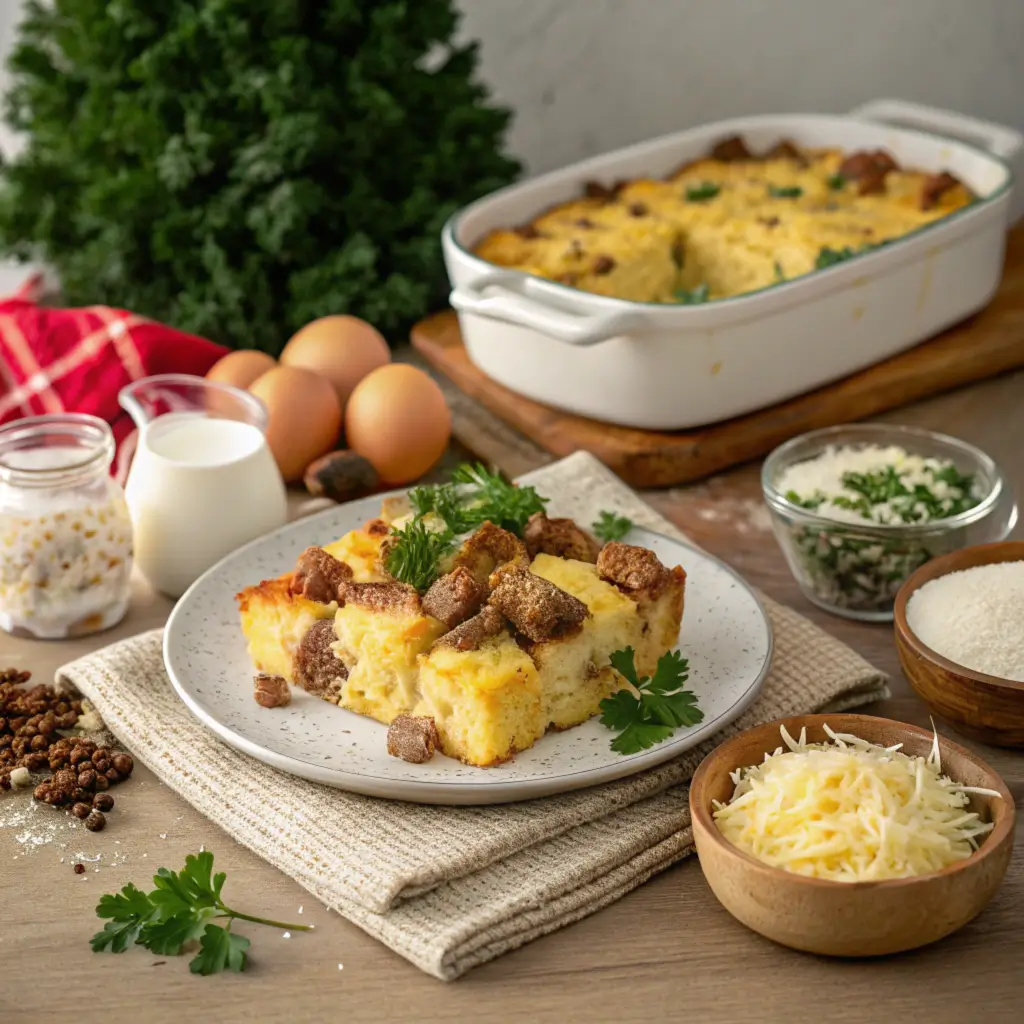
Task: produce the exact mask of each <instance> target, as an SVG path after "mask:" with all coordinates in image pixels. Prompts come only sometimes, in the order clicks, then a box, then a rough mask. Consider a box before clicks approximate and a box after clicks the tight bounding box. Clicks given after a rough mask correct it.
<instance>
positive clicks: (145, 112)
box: [0, 0, 519, 353]
mask: <svg viewBox="0 0 1024 1024" xmlns="http://www.w3.org/2000/svg"><path fill="white" fill-rule="evenodd" d="M457 27H458V14H457V13H456V9H455V4H454V3H453V2H452V0H419V2H417V3H409V2H407V0H375V2H373V3H360V2H358V0H322V2H320V3H281V2H279V0H250V2H248V3H244V4H243V3H235V2H208V3H195V2H193V0H162V2H161V3H153V2H151V0H116V2H115V0H56V2H52V3H51V2H45V0H28V3H26V5H25V17H24V20H23V21H22V23H21V27H20V30H19V38H18V41H17V43H16V45H15V47H14V49H13V51H12V54H11V57H10V59H9V62H8V68H9V72H10V76H11V86H10V90H9V93H8V96H7V100H6V120H7V123H8V124H9V125H10V126H11V127H12V128H13V129H15V130H16V131H18V132H20V133H24V135H25V138H26V146H25V148H24V150H23V151H22V152H21V153H20V154H19V155H18V156H16V157H14V158H13V159H12V160H11V161H10V162H8V163H6V164H5V165H3V166H2V167H0V249H2V250H4V251H5V252H6V253H7V254H8V255H13V256H16V257H19V258H23V259H33V260H34V259H43V260H45V261H46V262H47V263H48V264H50V265H51V266H52V267H53V268H54V269H55V270H56V271H57V274H58V275H59V278H60V282H61V285H62V288H63V292H64V298H65V300H66V301H67V302H68V303H69V304H72V305H84V304H89V303H107V304H110V305H114V306H120V307H126V308H129V309H132V310H134V311H136V312H138V313H141V314H144V315H146V316H150V317H154V318H156V319H159V320H163V321H165V322H167V323H170V324H173V325H174V326H176V327H178V328H181V329H183V330H187V331H192V332H194V333H197V334H200V335H204V336H206V337H209V338H212V339H214V340H215V341H219V342H223V343H225V344H228V345H232V346H235V347H251V348H260V349H265V350H267V351H269V352H273V353H276V352H278V351H279V350H280V348H281V346H282V345H283V344H284V342H285V341H287V339H288V338H289V336H290V335H291V334H292V333H293V332H294V331H295V330H296V329H298V328H299V327H301V326H302V325H303V324H305V323H307V322H308V321H310V320H312V319H314V318H316V317H319V316H323V315H325V314H330V313H351V314H353V315H356V316H359V317H363V318H364V319H366V320H369V321H370V322H371V323H373V324H375V325H376V326H377V327H378V328H379V329H381V330H382V331H384V332H385V333H387V334H392V335H395V334H397V332H399V331H401V330H403V329H404V328H405V327H406V326H407V325H408V324H410V323H411V322H412V321H414V320H415V319H417V318H418V317H420V316H422V315H423V314H424V313H426V312H428V311H429V310H430V309H431V308H432V307H434V306H436V305H438V304H440V303H441V301H442V300H443V297H444V295H445V293H446V281H445V275H444V269H443V265H442V260H441V252H440V231H441V227H442V225H443V223H444V221H445V220H446V219H447V218H448V217H449V216H450V214H451V213H452V212H453V211H454V210H456V209H457V208H458V207H460V206H462V205H463V204H465V203H467V202H469V201H471V200H472V199H474V198H476V197H478V196H480V195H482V194H484V193H486V192H489V191H491V190H492V189H495V188H498V187H500V186H502V185H505V184H507V183H508V182H509V181H511V180H513V179H514V178H515V176H516V175H517V173H518V170H519V168H518V165H517V163H516V162H515V161H513V160H511V159H509V158H508V157H506V156H504V155H503V154H502V152H501V143H502V138H503V136H504V133H505V131H506V128H507V126H508V123H509V117H510V115H509V114H508V112H507V111H505V110H503V109H501V108H499V107H496V106H494V105H492V104H490V103H489V102H488V97H487V92H486V90H485V89H484V87H483V86H482V85H481V84H480V83H479V82H478V81H477V80H476V77H475V72H476V65H477V48H476V46H475V44H472V43H468V44H467V43H463V42H461V41H456V30H457Z"/></svg>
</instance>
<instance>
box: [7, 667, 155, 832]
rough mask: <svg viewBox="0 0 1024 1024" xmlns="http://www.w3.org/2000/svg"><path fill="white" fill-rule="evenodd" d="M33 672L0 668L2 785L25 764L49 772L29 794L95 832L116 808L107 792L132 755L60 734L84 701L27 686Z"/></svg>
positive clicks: (74, 720)
mask: <svg viewBox="0 0 1024 1024" xmlns="http://www.w3.org/2000/svg"><path fill="white" fill-rule="evenodd" d="M31 678H32V673H31V672H20V671H18V669H14V668H9V669H4V670H0V789H10V788H11V773H12V772H13V771H14V770H15V769H17V768H25V769H27V770H28V771H29V772H31V773H33V774H37V773H41V772H45V771H49V772H51V773H52V774H51V775H50V777H49V778H47V779H44V780H43V781H42V782H40V783H39V784H38V785H37V786H36V788H35V791H34V793H33V796H34V797H35V798H36V800H41V801H42V802H43V803H46V804H50V805H51V806H54V807H65V806H67V805H69V804H70V805H72V806H71V813H72V814H74V815H75V817H76V818H80V819H82V820H83V821H84V823H85V827H86V828H87V829H89V830H90V831H92V832H99V831H100V830H101V829H102V828H104V826H105V825H106V823H107V819H106V818H105V816H104V812H105V811H109V810H111V809H112V808H113V806H114V798H113V797H112V796H110V794H109V793H107V792H106V790H107V789H109V788H110V787H111V786H113V785H115V784H116V783H118V782H122V781H124V780H125V779H126V778H128V776H129V775H131V773H132V770H133V769H134V768H135V762H134V761H133V760H132V758H131V755H130V754H126V753H123V752H122V751H118V750H112V749H110V748H109V747H101V746H99V745H98V744H97V743H96V742H95V741H94V740H90V739H86V738H85V737H84V736H62V735H61V730H68V729H73V728H74V727H75V726H76V725H77V724H78V719H79V716H80V715H81V714H82V702H81V701H80V700H76V699H73V698H71V697H70V696H69V695H68V694H64V693H60V692H58V691H57V690H56V689H54V687H52V686H46V685H43V684H40V685H39V686H33V687H31V688H26V687H25V685H24V684H25V683H27V682H28V681H29V680H30V679H31Z"/></svg>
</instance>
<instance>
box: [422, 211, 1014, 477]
mask: <svg viewBox="0 0 1024 1024" xmlns="http://www.w3.org/2000/svg"><path fill="white" fill-rule="evenodd" d="M412 344H413V347H414V348H415V349H416V350H417V351H418V352H419V353H420V354H421V355H422V356H423V358H424V359H426V361H427V362H428V363H429V364H430V365H431V366H432V367H433V368H434V369H436V370H439V371H440V372H441V373H443V374H444V375H445V376H446V377H449V378H450V379H451V380H452V382H453V383H454V384H455V385H456V386H457V387H459V388H460V389H461V390H462V391H465V392H466V393H467V394H468V395H470V396H471V397H473V398H475V399H477V401H479V402H481V403H482V404H483V405H485V406H486V407H487V408H488V409H490V410H491V412H493V413H494V414H495V415H497V416H499V417H500V418H501V419H503V420H505V421H506V422H507V423H509V424H511V425H512V426H513V427H515V428H516V429H517V430H519V431H521V432H522V433H523V434H525V435H526V436H527V437H528V438H530V439H531V440H532V441H533V442H534V443H536V444H538V445H540V447H541V448H543V449H545V450H546V451H548V452H550V453H551V454H552V455H555V456H559V457H561V456H563V455H569V454H571V453H572V452H575V451H579V450H580V449H584V450H585V451H588V452H591V453H593V454H594V455H596V456H597V457H598V458H599V459H600V460H601V461H602V462H603V463H605V465H607V466H608V467H609V468H611V469H612V470H614V471H615V472H616V473H617V474H618V475H619V476H620V477H622V479H623V480H625V481H626V483H628V484H630V485H631V486H633V487H668V486H671V485H673V484H681V483H686V482H689V481H693V480H699V479H701V478H702V477H705V476H709V475H710V474H712V473H717V472H719V471H720V470H723V469H727V468H728V467H730V466H735V465H738V464H739V463H741V462H746V461H748V460H750V459H755V458H758V457H759V456H761V455H765V454H766V453H767V452H769V451H771V450H772V449H773V448H774V447H775V446H776V445H778V444H781V443H782V442H783V441H785V440H787V439H788V438H790V437H794V436H796V435H797V434H801V433H803V432H804V431H805V430H813V429H815V428H817V427H828V426H833V425H834V424H837V423H849V422H851V421H853V420H859V419H864V418H866V417H868V416H874V415H877V414H878V413H881V412H885V411H886V410H888V409H895V408H898V407H899V406H901V405H906V404H908V403H909V402H913V401H916V400H917V399H920V398H926V397H927V396H929V395H935V394H938V393H940V392H942V391H950V390H952V389H953V388H957V387H960V386H962V385H964V384H969V383H972V382H974V381H979V380H984V379H985V378H987V377H994V376H995V375H996V374H1000V373H1005V372H1006V371H1007V370H1013V369H1016V368H1018V367H1021V366H1024V226H1020V227H1017V228H1016V229H1014V231H1012V232H1011V233H1010V236H1009V238H1008V244H1007V255H1006V269H1005V272H1004V274H1003V280H1002V283H1001V285H1000V287H999V291H998V292H997V294H996V296H995V298H994V299H993V300H992V302H991V304H990V305H988V306H987V307H986V308H985V309H984V310H982V311H981V312H980V313H978V314H976V315H975V316H973V317H971V318H970V319H969V320H967V321H965V322H964V323H962V324H959V325H958V326H956V327H954V328H952V329H951V330H949V331H946V332H945V333H944V334H941V335H939V336H938V337H937V338H933V339H932V340H931V341H926V342H923V343H922V344H920V345H918V346H916V347H915V348H912V349H910V350H909V351H907V352H903V353H901V354H900V355H897V356H894V357H893V358H892V359H888V360H886V361H885V362H883V363H878V364H876V365H875V366H872V367H869V368H868V369H866V370H862V371H861V372H860V373H857V374H854V375H853V376H852V377H846V378H845V379H843V380H840V381H837V382H835V383H833V384H829V385H826V386H825V387H822V388H819V389H818V390H817V391H812V392H809V393H808V394H805V395H800V396H799V397H797V398H792V399H790V400H789V401H787V402H783V403H781V404H780V405H775V406H771V407H770V408H767V409H761V410H759V411H758V412H752V413H749V414H747V415H746V416H740V417H737V418H736V419H732V420H726V421H724V422H722V423H716V424H712V425H711V426H707V427H699V428H693V429H690V430H681V431H657V430H635V429H632V428H630V427H619V426H613V425H611V424H608V423H599V422H598V421H596V420H590V419H586V418H584V417H582V416H575V415H573V414H572V413H565V412H560V411H558V410H557V409H552V408H550V407H548V406H546V405H541V404H540V403H539V402H534V401H532V400H531V399H529V398H524V397H523V396H521V395H517V394H516V393H515V392H513V391H509V390H508V388H505V387H502V385H500V384H497V383H495V382H494V381H492V380H491V379H490V378H489V377H487V376H485V375H484V374H483V373H482V372H481V371H480V370H478V369H477V368H476V367H475V366H474V365H473V364H472V363H471V362H470V360H469V357H468V356H467V355H466V349H465V347H464V346H463V344H462V337H461V335H460V333H459V324H458V320H457V319H456V316H455V314H454V313H453V312H451V311H447V312H444V313H438V314H436V315H434V316H431V317H428V318H427V319H426V320H423V321H421V322H420V323H418V324H417V325H416V326H415V327H414V328H413V330H412ZM1022 397H1024V396H1022ZM459 440H460V441H462V442H463V443H465V444H466V445H467V447H469V448H472V438H459Z"/></svg>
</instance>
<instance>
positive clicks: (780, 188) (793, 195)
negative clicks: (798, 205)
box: [768, 185, 804, 199]
mask: <svg viewBox="0 0 1024 1024" xmlns="http://www.w3.org/2000/svg"><path fill="white" fill-rule="evenodd" d="M803 194H804V190H803V189H802V188H801V187H800V186H799V185H769V186H768V195H770V196H772V198H774V199H799V198H800V197H801V196H802V195H803Z"/></svg>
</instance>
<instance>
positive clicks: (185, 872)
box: [90, 851, 313, 974]
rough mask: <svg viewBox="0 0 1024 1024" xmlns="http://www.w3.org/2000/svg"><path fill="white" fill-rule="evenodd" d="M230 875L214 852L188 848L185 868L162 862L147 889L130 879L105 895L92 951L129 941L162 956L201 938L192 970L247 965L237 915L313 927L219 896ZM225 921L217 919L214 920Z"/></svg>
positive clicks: (116, 948) (121, 947)
mask: <svg viewBox="0 0 1024 1024" xmlns="http://www.w3.org/2000/svg"><path fill="white" fill-rule="evenodd" d="M226 877H227V876H226V875H225V874H224V872H223V871H221V872H219V873H218V874H216V875H215V874H213V854H212V853H210V852H208V851H206V852H203V853H193V854H189V855H188V856H187V857H186V858H185V867H184V868H182V870H181V871H168V870H167V868H160V870H159V871H157V873H156V874H155V875H154V876H153V884H154V885H155V886H156V888H155V889H153V891H152V892H149V893H145V892H143V891H142V890H141V889H139V888H137V887H136V886H134V885H132V884H131V883H130V882H129V883H128V885H126V886H124V888H123V889H121V891H120V892H117V893H113V894H111V895H106V896H102V897H101V898H100V902H99V904H98V905H97V907H96V916H97V917H100V918H102V919H104V920H106V922H107V923H106V925H104V927H103V931H101V932H97V933H96V934H95V935H94V936H93V937H92V940H91V942H90V945H91V946H92V949H93V952H94V953H102V952H104V951H106V952H110V953H123V952H124V951H125V950H126V949H127V948H128V947H129V946H131V945H136V946H142V947H144V948H145V949H148V950H149V951H150V952H152V953H156V954H157V955H159V956H177V955H179V954H180V953H181V952H182V951H183V950H184V947H185V946H186V945H187V944H189V943H192V942H194V941H195V940H197V939H198V940H199V950H198V952H197V953H196V955H195V956H194V957H193V958H192V961H191V963H190V964H189V970H190V971H191V972H192V973H193V974H217V973H218V972H219V971H223V970H229V971H244V970H245V965H246V956H247V951H248V949H249V940H248V939H247V938H245V936H243V935H236V934H235V933H234V932H233V931H232V930H231V925H232V924H233V923H234V922H235V921H253V922H255V923H256V924H266V925H270V926H271V927H272V928H285V929H289V930H291V931H304V932H306V931H311V930H312V928H313V925H309V924H284V923H283V922H281V921H271V920H270V919H268V918H265V917H255V916H253V915H252V914H243V913H241V912H240V911H238V910H232V909H231V908H230V907H228V906H227V905H226V904H225V903H224V901H223V900H222V899H221V889H223V887H224V881H225V878H226ZM224 919H226V920H227V924H225V925H219V924H214V923H213V921H215V920H224Z"/></svg>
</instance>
